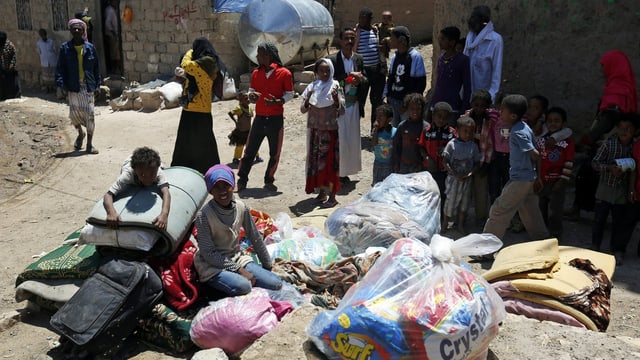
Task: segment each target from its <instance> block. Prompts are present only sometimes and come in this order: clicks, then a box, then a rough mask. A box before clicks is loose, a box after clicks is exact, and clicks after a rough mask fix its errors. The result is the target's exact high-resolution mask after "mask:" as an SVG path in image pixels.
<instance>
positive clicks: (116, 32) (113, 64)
mask: <svg viewBox="0 0 640 360" xmlns="http://www.w3.org/2000/svg"><path fill="white" fill-rule="evenodd" d="M102 14H103V17H102V21H103V22H102V24H103V26H102V29H103V30H104V31H103V43H104V49H105V62H106V68H107V74H110V75H123V74H124V71H123V66H122V64H123V62H122V32H121V30H122V27H121V23H120V16H119V14H120V2H119V1H118V0H105V1H104V2H103V6H102Z"/></svg>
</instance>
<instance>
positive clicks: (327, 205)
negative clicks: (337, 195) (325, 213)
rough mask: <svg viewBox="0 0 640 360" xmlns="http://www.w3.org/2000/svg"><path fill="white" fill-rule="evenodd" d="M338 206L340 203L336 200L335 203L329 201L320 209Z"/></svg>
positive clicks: (321, 205)
mask: <svg viewBox="0 0 640 360" xmlns="http://www.w3.org/2000/svg"><path fill="white" fill-rule="evenodd" d="M336 205H338V202H337V201H336V200H334V201H328V200H327V201H325V202H323V203H322V204H320V207H321V208H323V209H329V208H332V207H334V206H336Z"/></svg>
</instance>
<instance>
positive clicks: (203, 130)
mask: <svg viewBox="0 0 640 360" xmlns="http://www.w3.org/2000/svg"><path fill="white" fill-rule="evenodd" d="M180 67H181V68H182V69H184V72H185V74H186V78H187V80H186V82H185V83H184V91H183V94H184V96H183V98H184V99H185V100H184V102H183V109H182V114H181V115H180V125H179V126H178V136H177V137H176V144H175V147H174V149H173V160H172V161H171V166H186V167H190V168H192V169H195V170H198V171H199V172H201V173H202V174H204V173H205V172H206V171H207V169H209V168H210V167H211V166H213V165H216V164H219V163H220V156H219V154H218V144H217V143H216V138H215V136H214V134H213V117H212V116H211V94H212V91H213V90H214V87H216V88H218V86H216V84H217V83H219V82H221V81H222V79H223V75H222V74H221V71H224V64H222V62H221V61H220V59H219V57H218V54H217V53H216V50H215V49H214V47H213V45H212V44H211V42H209V40H207V39H206V38H203V37H200V38H197V39H195V41H194V42H193V46H192V48H191V50H189V51H187V52H186V53H185V54H184V56H183V57H182V61H181V62H180ZM219 88H220V90H222V87H221V86H220V87H219ZM221 96H222V94H218V97H221Z"/></svg>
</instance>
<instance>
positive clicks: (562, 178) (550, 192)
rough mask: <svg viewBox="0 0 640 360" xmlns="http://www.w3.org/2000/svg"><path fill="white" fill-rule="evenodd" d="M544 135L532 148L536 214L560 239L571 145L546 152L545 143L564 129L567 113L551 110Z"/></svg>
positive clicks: (567, 141) (561, 144) (558, 144)
mask: <svg viewBox="0 0 640 360" xmlns="http://www.w3.org/2000/svg"><path fill="white" fill-rule="evenodd" d="M545 119H546V126H547V129H548V131H549V132H548V133H547V134H546V135H544V136H541V137H539V138H538V139H536V147H537V148H538V151H539V152H540V175H539V176H538V178H537V179H536V183H535V185H534V187H535V190H536V192H537V193H538V197H539V199H540V202H539V204H540V212H541V213H542V217H543V218H544V222H545V224H546V225H547V229H549V233H550V235H551V236H552V237H555V238H557V239H558V240H560V239H561V237H562V215H563V214H562V208H563V205H564V197H565V188H566V185H567V183H568V182H569V179H570V177H571V173H572V171H573V158H574V154H575V145H574V144H573V140H572V139H571V137H569V138H567V139H565V140H562V141H559V142H555V141H554V143H555V145H554V146H553V147H550V148H548V146H546V145H547V144H546V142H547V140H548V139H550V137H551V136H552V135H553V134H554V133H556V132H558V131H560V130H562V129H564V128H565V126H566V124H567V112H566V111H564V109H562V108H559V107H552V108H550V109H549V110H547V112H546V116H545Z"/></svg>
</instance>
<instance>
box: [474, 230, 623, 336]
mask: <svg viewBox="0 0 640 360" xmlns="http://www.w3.org/2000/svg"><path fill="white" fill-rule="evenodd" d="M614 270H615V259H614V257H613V256H611V255H609V254H604V253H600V252H597V251H592V250H588V249H582V248H578V247H573V246H558V240H557V239H547V240H540V241H530V242H526V243H522V244H516V245H512V246H509V247H506V248H504V249H502V250H500V252H499V253H497V254H496V258H495V261H494V262H493V265H492V266H491V269H490V270H489V271H487V272H486V273H484V274H483V277H484V278H485V279H486V280H487V281H489V282H490V283H491V284H492V286H493V287H494V288H495V289H496V291H498V293H499V294H500V296H502V298H503V300H504V301H505V306H506V309H507V311H508V312H511V313H514V314H520V315H525V316H527V317H531V318H535V319H538V320H550V321H554V322H558V323H562V324H566V325H572V326H577V327H585V328H587V329H590V330H596V331H605V330H606V329H607V327H608V325H609V319H610V311H609V309H610V297H611V288H612V284H611V280H610V279H611V277H612V276H613V272H614Z"/></svg>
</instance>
